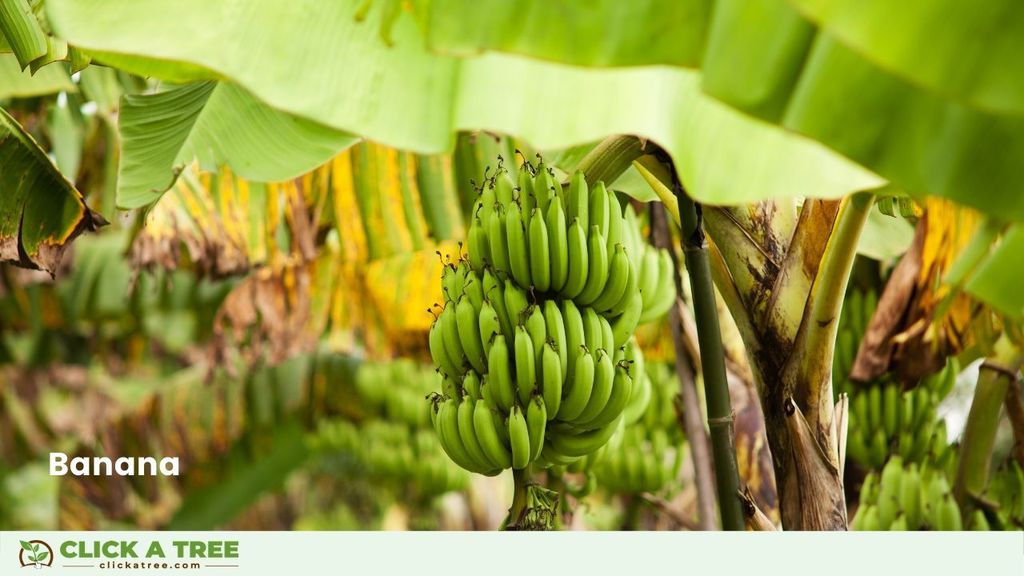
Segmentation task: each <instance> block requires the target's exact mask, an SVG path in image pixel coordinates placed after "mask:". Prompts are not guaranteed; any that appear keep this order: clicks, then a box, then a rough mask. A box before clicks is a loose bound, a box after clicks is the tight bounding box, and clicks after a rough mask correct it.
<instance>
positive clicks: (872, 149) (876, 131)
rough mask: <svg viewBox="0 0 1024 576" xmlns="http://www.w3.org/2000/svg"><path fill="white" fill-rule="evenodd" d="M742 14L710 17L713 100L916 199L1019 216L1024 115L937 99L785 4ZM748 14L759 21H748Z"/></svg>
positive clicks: (708, 64)
mask: <svg viewBox="0 0 1024 576" xmlns="http://www.w3.org/2000/svg"><path fill="white" fill-rule="evenodd" d="M725 6H730V4H728V3H726V4H725ZM742 8H743V9H742V10H720V11H716V12H715V21H714V22H713V25H712V33H711V37H710V39H709V49H708V58H707V60H705V62H704V75H705V76H704V77H705V84H704V86H705V89H707V90H708V91H709V92H710V93H711V94H712V95H713V96H716V97H719V98H721V99H722V100H724V101H726V102H728V103H729V104H731V105H733V106H736V107H738V108H741V109H743V110H746V111H748V112H750V113H751V114H754V115H757V116H759V117H761V118H764V119H765V120H768V121H771V122H776V123H778V124H780V125H781V126H782V127H784V128H786V129H789V130H792V131H794V132H797V133H799V134H803V135H806V136H808V137H810V138H813V139H815V140H818V141H820V142H822V143H824V144H825V145H827V146H829V147H830V148H832V149H833V150H836V151H838V152H840V153H841V154H843V155H845V156H847V157H848V158H852V159H853V160H855V161H857V162H859V163H860V164H861V165H863V166H866V167H868V168H870V169H871V170H873V171H875V172H876V173H878V174H879V175H881V176H883V177H886V178H888V179H890V180H891V181H892V182H893V183H894V184H895V185H897V186H898V187H899V188H902V189H903V190H906V191H907V192H908V193H910V194H912V195H918V196H920V195H924V194H931V195H937V196H942V197H945V198H949V199H952V200H955V201H957V202H960V203H963V204H967V205H969V206H972V207H975V208H977V209H979V210H981V211H983V212H988V213H990V214H995V215H998V216H1000V217H1002V218H1012V219H1016V220H1022V219H1024V164H1022V163H1021V162H1019V161H1018V158H1020V157H1021V156H1022V155H1024V118H1022V117H1014V116H1000V115H995V114H989V113H985V112H982V111H979V110H978V109H976V108H972V107H970V106H967V105H965V104H963V103H960V102H957V101H953V100H949V99H946V98H943V97H942V96H941V95H940V94H938V93H936V92H932V91H928V90H924V89H920V88H918V87H917V86H915V85H913V84H910V83H909V82H908V81H905V80H903V79H901V78H899V77H897V76H895V75H892V74H889V73H886V72H885V71H884V70H883V69H881V68H879V67H877V66H875V65H873V64H872V63H871V62H869V61H868V60H865V59H864V58H862V57H861V56H860V55H858V53H856V52H854V51H853V50H851V49H849V48H848V47H846V46H844V45H843V44H841V43H840V42H838V41H836V39H835V38H833V37H831V36H829V35H828V34H826V33H823V32H819V33H818V34H816V35H815V34H806V33H805V32H802V31H801V30H805V29H806V27H804V26H803V25H800V24H799V23H794V18H799V15H798V14H797V13H796V12H795V11H794V10H793V9H792V8H791V7H790V6H789V5H787V4H786V3H785V2H784V1H783V0H756V1H752V2H746V3H742ZM754 8H756V13H757V15H758V17H757V18H756V20H752V19H748V18H747V17H746V16H747V15H749V14H750V12H749V10H753V9H754ZM755 29H756V31H755ZM748 37H749V38H753V39H754V40H752V41H747V40H746V39H747V38H748ZM716 47H717V48H716ZM783 53H784V54H785V55H786V56H785V57H782V56H781V55H782V54H783ZM780 61H781V62H786V63H794V62H799V63H800V66H799V67H798V68H797V69H793V68H792V67H791V66H783V65H781V64H780ZM751 70H754V71H760V72H759V73H747V72H745V71H751ZM745 74H746V75H745Z"/></svg>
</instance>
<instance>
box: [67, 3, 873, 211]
mask: <svg viewBox="0 0 1024 576" xmlns="http://www.w3.org/2000/svg"><path fill="white" fill-rule="evenodd" d="M48 9H49V14H50V19H51V22H52V24H53V25H54V27H55V28H56V29H57V30H58V31H59V32H60V33H61V34H62V35H63V36H64V37H66V38H68V39H69V40H72V41H73V42H75V43H76V44H78V45H81V46H84V47H88V48H89V49H90V50H93V49H95V50H102V51H107V52H116V53H126V54H141V55H143V56H146V57H149V58H158V59H161V60H164V61H170V62H183V63H190V64H200V65H203V66H205V67H207V68H209V69H210V70H212V71H214V72H216V73H218V74H221V75H223V76H226V77H228V78H231V79H232V80H234V81H236V82H237V83H238V84H240V85H241V86H243V87H245V88H246V89H247V90H249V91H250V92H252V94H253V95H254V96H256V97H257V98H259V99H261V100H263V101H264V102H266V103H268V104H270V105H271V106H274V107H276V108H278V109H281V110H284V111H286V112H288V113H292V114H296V115H299V116H303V117H306V118H309V119H311V120H314V121H317V122H320V123H322V124H325V125H327V126H331V127H333V128H336V129H339V130H344V131H349V132H353V133H356V134H360V135H363V136H366V137H367V138H370V139H373V140H377V141H379V142H382V143H385V144H389V145H392V146H395V147H398V148H403V149H408V150H413V151H418V152H429V153H433V152H441V151H446V150H449V149H450V148H451V145H452V143H453V138H452V133H453V132H455V131H456V130H458V129H491V130H497V131H502V132H506V133H509V134H515V135H518V136H521V137H523V138H524V139H525V140H527V141H528V142H529V143H530V144H532V145H533V146H535V147H537V148H541V149H545V148H546V149H551V148H563V147H567V146H570V145H574V144H580V143H584V142H590V141H594V140H598V139H601V138H603V137H605V136H608V135H611V134H619V133H632V134H638V135H642V136H646V137H649V138H652V139H654V140H656V141H657V142H659V143H660V144H662V145H664V146H665V147H666V148H667V149H669V151H670V152H671V153H672V154H673V156H674V157H675V158H676V159H677V161H678V164H679V167H680V173H681V174H682V176H683V179H684V181H685V183H686V184H687V186H688V188H689V190H690V192H691V193H692V194H693V195H694V196H696V197H697V198H699V199H700V200H702V201H704V202H709V203H736V202H744V201H749V200H754V199H758V198H765V197H787V196H798V195H806V196H822V197H836V196H839V195H842V194H844V193H847V192H849V191H851V190H857V189H865V188H871V187H874V186H877V185H878V184H879V183H880V179H879V178H877V177H876V176H874V175H873V174H871V173H869V172H867V171H865V170H862V169H860V168H858V167H857V166H855V165H854V164H852V163H850V162H848V161H846V160H844V159H842V158H840V157H838V156H837V155H834V154H832V153H830V152H829V151H827V150H825V149H824V148H822V147H820V146H819V145H817V144H815V143H813V142H811V141H809V140H806V139H804V138H801V137H799V136H795V135H793V134H790V133H788V132H786V131H783V130H779V129H777V128H774V127H772V126H769V125H767V124H763V123H758V122H752V121H750V119H749V118H747V117H744V116H743V115H740V114H737V113H735V112H734V111H732V110H729V109H728V108H727V107H725V106H721V105H720V104H718V103H716V102H713V101H711V100H709V99H708V98H706V97H704V96H703V95H702V94H701V93H700V87H699V84H700V77H699V75H698V74H696V73H694V72H692V71H686V70H683V69H678V68H665V67H661V68H655V67H650V68H642V69H615V70H585V69H579V68H572V67H567V66H563V65H557V64H550V63H543V62H538V61H536V60H529V59H525V58H521V57H512V56H504V55H497V54H489V55H485V56H481V57H477V58H469V59H465V60H461V61H460V60H457V59H454V58H450V57H445V56H437V55H433V54H431V53H428V52H427V51H426V50H425V48H424V42H425V41H424V39H423V38H422V36H421V35H420V34H419V31H418V30H417V29H416V25H415V23H414V22H413V21H412V19H411V18H409V17H402V18H399V20H398V22H397V23H396V25H395V30H394V38H395V42H394V46H392V47H388V46H386V45H385V44H384V43H383V41H382V40H381V38H380V35H379V32H378V28H377V26H376V21H375V20H374V18H375V17H374V16H373V15H371V18H370V19H369V20H368V21H366V22H363V23H357V22H355V21H354V19H353V14H354V13H355V2H351V1H350V2H327V3H324V2H318V1H315V0H304V1H301V2H296V1H286V0H260V1H258V2H227V3H210V2H205V1H203V0H184V1H183V0H149V1H145V2H138V1H132V2H128V1H102V2H101V1H96V0H74V1H70V0H51V1H50V2H48ZM214 22H215V23H216V26H217V31H216V33H210V34H199V33H194V34H189V35H182V34H181V30H183V29H188V30H208V29H210V26H211V25H212V24H211V23H214ZM314 70H315V73H311V72H310V71H314ZM233 167H235V168H236V169H237V168H238V167H236V166H233Z"/></svg>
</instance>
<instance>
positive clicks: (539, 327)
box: [524, 304, 548, 360]
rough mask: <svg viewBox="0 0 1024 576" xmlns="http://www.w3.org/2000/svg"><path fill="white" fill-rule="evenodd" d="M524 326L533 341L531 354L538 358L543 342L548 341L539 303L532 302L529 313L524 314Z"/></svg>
mask: <svg viewBox="0 0 1024 576" xmlns="http://www.w3.org/2000/svg"><path fill="white" fill-rule="evenodd" d="M524 326H525V327H526V332H527V333H528V334H529V335H530V340H531V341H532V342H533V356H534V358H537V359H538V360H539V359H540V352H541V350H543V349H544V343H545V342H547V341H548V334H547V331H548V329H547V320H546V319H545V318H544V313H543V312H542V311H541V307H540V305H538V304H534V305H533V306H531V307H530V313H529V314H528V315H527V316H526V322H525V323H524Z"/></svg>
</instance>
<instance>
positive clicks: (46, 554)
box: [32, 550, 50, 562]
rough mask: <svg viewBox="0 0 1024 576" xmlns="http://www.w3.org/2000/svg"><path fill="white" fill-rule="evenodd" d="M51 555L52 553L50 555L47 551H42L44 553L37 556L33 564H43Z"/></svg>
mask: <svg viewBox="0 0 1024 576" xmlns="http://www.w3.org/2000/svg"><path fill="white" fill-rule="evenodd" d="M49 555H50V553H49V552H47V551H46V550H43V551H42V552H40V553H39V554H36V557H35V558H33V559H32V561H33V562H42V561H44V560H46V558H47V557H48V556H49Z"/></svg>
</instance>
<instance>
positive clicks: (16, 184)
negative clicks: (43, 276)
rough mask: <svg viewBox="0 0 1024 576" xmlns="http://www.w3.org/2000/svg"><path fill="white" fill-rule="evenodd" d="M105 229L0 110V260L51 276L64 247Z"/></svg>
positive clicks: (94, 214)
mask: <svg viewBox="0 0 1024 576" xmlns="http://www.w3.org/2000/svg"><path fill="white" fill-rule="evenodd" d="M103 224H106V221H105V220H104V219H103V217H102V216H100V215H99V214H97V213H95V212H93V211H92V210H90V209H89V207H88V206H86V205H85V201H84V200H83V198H82V195H81V193H79V192H78V190H76V189H75V187H74V186H72V185H71V183H70V182H68V180H67V178H65V177H64V176H63V175H62V174H61V173H60V172H59V171H57V168H56V167H55V166H54V165H53V163H52V162H50V159H49V158H47V157H46V153H45V152H43V151H42V149H40V148H39V146H38V145H37V144H36V142H35V140H33V139H32V137H31V136H29V135H28V134H27V133H26V132H25V131H24V129H22V127H21V125H20V124H18V122H17V121H16V120H14V118H11V116H10V115H8V114H7V112H6V111H4V110H3V109H2V108H0V260H4V261H9V262H14V263H16V264H18V265H19V266H25V267H29V268H40V269H42V270H45V271H47V272H49V273H51V274H53V273H54V272H55V271H56V269H57V265H58V264H59V263H60V258H61V255H62V254H63V253H64V249H65V246H66V245H67V243H68V242H70V241H71V240H73V239H74V238H75V236H77V235H78V234H80V233H82V232H83V231H85V230H95V229H96V228H98V227H99V226H102V225H103Z"/></svg>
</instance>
